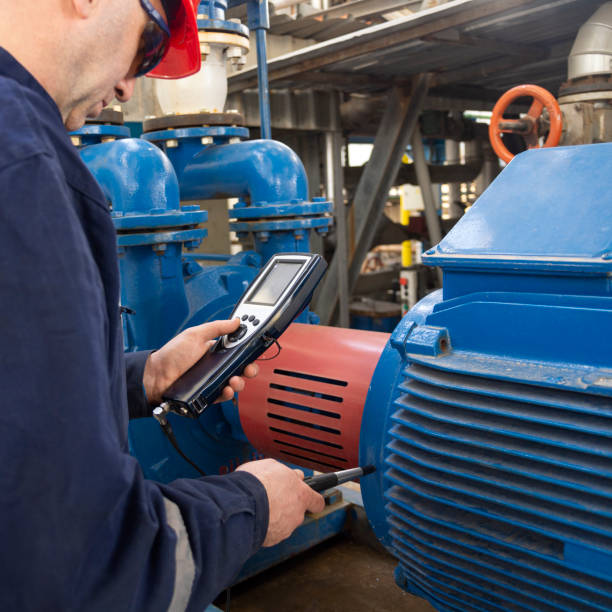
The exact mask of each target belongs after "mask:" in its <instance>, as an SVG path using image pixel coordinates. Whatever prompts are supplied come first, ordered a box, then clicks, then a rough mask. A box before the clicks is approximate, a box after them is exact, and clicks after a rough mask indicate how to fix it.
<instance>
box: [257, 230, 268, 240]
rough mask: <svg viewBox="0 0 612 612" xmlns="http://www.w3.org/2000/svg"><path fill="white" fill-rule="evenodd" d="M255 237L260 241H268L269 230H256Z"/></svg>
mask: <svg viewBox="0 0 612 612" xmlns="http://www.w3.org/2000/svg"><path fill="white" fill-rule="evenodd" d="M256 237H257V239H258V240H259V241H260V242H268V240H269V239H270V232H257V233H256Z"/></svg>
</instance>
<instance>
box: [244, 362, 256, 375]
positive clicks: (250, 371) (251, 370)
mask: <svg viewBox="0 0 612 612" xmlns="http://www.w3.org/2000/svg"><path fill="white" fill-rule="evenodd" d="M258 374H259V366H258V365H257V364H256V363H250V364H249V365H248V366H247V367H246V368H244V372H243V373H242V375H243V376H244V377H245V378H255V377H256V376H257V375H258Z"/></svg>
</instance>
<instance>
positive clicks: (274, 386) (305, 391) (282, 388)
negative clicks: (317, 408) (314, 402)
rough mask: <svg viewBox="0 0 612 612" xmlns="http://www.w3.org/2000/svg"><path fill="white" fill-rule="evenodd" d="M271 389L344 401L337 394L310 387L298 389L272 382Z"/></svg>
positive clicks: (332, 400)
mask: <svg viewBox="0 0 612 612" xmlns="http://www.w3.org/2000/svg"><path fill="white" fill-rule="evenodd" d="M270 389H277V390H278V391H288V392H289V393H296V394H298V395H308V396H310V397H316V398H319V399H323V400H327V401H328V402H342V401H344V400H343V399H342V398H341V397H339V396H337V395H327V394H326V393H319V392H318V391H310V390H308V389H298V388H296V387H287V386H285V385H278V384H276V383H270Z"/></svg>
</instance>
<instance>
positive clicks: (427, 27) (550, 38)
mask: <svg viewBox="0 0 612 612" xmlns="http://www.w3.org/2000/svg"><path fill="white" fill-rule="evenodd" d="M602 3H603V2H602V0H451V1H450V2H448V3H446V4H443V5H441V6H439V7H436V8H433V9H428V10H424V11H421V12H417V13H414V14H413V15H410V16H407V17H403V18H400V19H395V20H393V21H389V22H387V23H382V24H375V25H372V26H369V27H366V28H362V29H360V30H357V31H355V32H351V33H349V34H346V35H344V36H337V37H335V38H333V39H331V40H328V41H326V42H322V43H319V44H316V45H312V46H310V47H307V48H306V49H302V50H299V51H296V52H293V53H289V54H286V55H283V56H280V57H278V58H275V59H274V60H272V61H270V62H269V72H270V82H271V86H272V87H284V86H287V87H300V86H302V87H305V86H309V87H310V86H313V84H315V83H316V82H317V77H319V78H320V81H321V83H322V84H323V85H324V86H326V87H333V86H334V81H333V80H334V77H336V78H338V85H337V87H338V88H340V89H342V90H344V91H368V90H370V91H376V90H380V89H384V87H385V86H386V85H390V84H391V83H392V82H394V81H397V80H400V81H402V80H408V79H409V78H411V77H412V76H413V75H414V74H416V73H423V72H431V73H433V74H434V77H435V79H434V86H437V87H438V88H439V89H440V90H446V91H453V90H454V91H456V92H458V93H459V92H460V90H461V88H462V87H466V86H469V87H471V88H472V90H473V88H474V87H477V88H478V87H480V88H484V87H486V88H487V89H488V90H489V91H491V90H492V91H505V90H506V89H508V88H509V87H512V86H514V85H517V84H520V83H523V82H531V83H535V84H538V85H541V86H543V87H547V88H548V89H550V90H551V91H553V92H554V93H556V91H557V90H558V88H559V86H560V85H561V83H562V82H563V81H564V80H566V78H567V55H568V53H569V50H570V48H571V45H572V42H573V40H574V37H575V36H576V33H577V31H578V29H579V27H580V25H581V24H582V23H584V22H585V21H586V20H587V19H588V18H589V17H590V15H591V14H592V13H593V12H594V11H595V10H596V9H597V8H598V7H599V6H600V5H601V4H602ZM320 23H321V22H320ZM351 76H352V77H354V78H355V84H354V85H351V79H350V77H351ZM255 77H256V73H255V70H254V69H253V70H245V71H242V72H239V73H237V74H234V75H232V76H231V77H230V91H238V90H241V89H244V88H247V87H253V86H255V83H256V79H255ZM368 77H372V79H373V80H372V83H371V85H368V83H367V78H368ZM364 81H365V82H364Z"/></svg>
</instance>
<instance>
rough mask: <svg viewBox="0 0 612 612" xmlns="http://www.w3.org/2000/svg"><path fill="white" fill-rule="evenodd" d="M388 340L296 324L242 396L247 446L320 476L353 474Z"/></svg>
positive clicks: (364, 333)
mask: <svg viewBox="0 0 612 612" xmlns="http://www.w3.org/2000/svg"><path fill="white" fill-rule="evenodd" d="M388 339H389V334H382V333H378V332H369V331H362V330H356V329H343V328H340V327H324V326H319V325H303V324H300V323H293V324H292V325H291V326H290V327H289V328H288V329H287V331H285V333H284V334H283V335H282V336H281V338H280V339H279V344H280V345H281V346H282V350H281V352H280V354H279V356H278V357H276V358H274V359H270V360H269V361H265V359H268V358H270V357H273V356H274V355H275V354H276V353H277V352H278V348H277V347H276V346H272V347H271V348H270V349H269V350H268V351H267V352H266V353H265V354H264V355H262V358H261V360H259V361H258V362H257V363H258V364H259V369H260V372H259V376H257V377H256V378H254V379H253V380H249V381H248V382H247V385H246V388H245V390H244V391H242V393H240V398H239V412H240V422H241V424H242V428H243V429H244V432H245V434H246V436H247V438H248V439H249V442H250V443H251V444H252V445H253V446H254V447H255V448H256V449H257V450H258V451H261V452H262V453H264V454H265V455H267V456H269V457H274V458H276V459H280V460H282V461H286V462H289V463H294V464H296V465H300V466H302V467H307V468H312V469H315V470H318V471H321V472H329V471H333V470H342V469H348V468H351V467H355V466H357V465H358V461H359V435H360V430H361V418H362V415H363V407H364V404H365V401H366V396H367V394H368V388H369V386H370V381H371V379H372V374H373V373H374V369H375V368H376V365H377V364H378V360H379V357H380V354H381V353H382V350H383V348H384V347H385V345H386V343H387V341H388Z"/></svg>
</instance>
